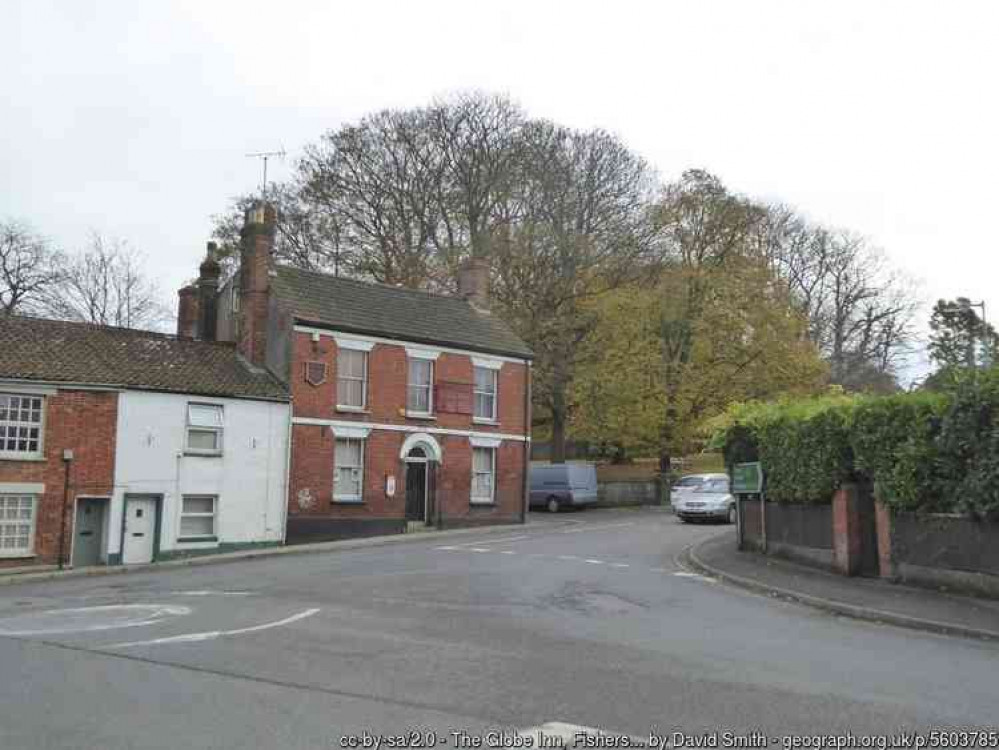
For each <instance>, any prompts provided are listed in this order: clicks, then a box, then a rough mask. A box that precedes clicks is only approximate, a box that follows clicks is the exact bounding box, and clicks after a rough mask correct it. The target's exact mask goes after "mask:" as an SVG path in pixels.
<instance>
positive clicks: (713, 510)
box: [673, 474, 735, 523]
mask: <svg viewBox="0 0 999 750" xmlns="http://www.w3.org/2000/svg"><path fill="white" fill-rule="evenodd" d="M673 510H674V511H675V513H676V515H677V516H679V517H680V520H682V521H683V522H684V523H687V522H688V521H692V520H694V519H700V520H716V521H724V522H725V523H733V522H734V521H735V498H734V497H733V496H732V493H731V492H730V488H729V482H728V477H727V476H726V475H724V474H721V475H717V474H716V475H713V476H712V477H710V478H708V479H705V480H704V481H702V482H701V483H700V485H699V486H697V487H694V488H692V489H690V490H689V491H686V492H683V493H682V494H681V495H680V497H679V498H677V499H676V500H675V501H674V503H673Z"/></svg>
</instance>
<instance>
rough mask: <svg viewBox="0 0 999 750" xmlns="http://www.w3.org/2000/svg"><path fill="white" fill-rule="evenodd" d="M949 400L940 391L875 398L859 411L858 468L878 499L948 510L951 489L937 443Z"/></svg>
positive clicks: (855, 429)
mask: <svg viewBox="0 0 999 750" xmlns="http://www.w3.org/2000/svg"><path fill="white" fill-rule="evenodd" d="M948 402H949V399H948V398H947V397H946V396H943V395H941V394H937V393H905V394H899V395H895V396H886V397H884V398H869V399H865V400H864V401H863V402H862V403H860V404H858V406H857V408H856V409H855V410H854V412H853V424H852V425H851V430H850V442H851V444H852V446H853V452H854V457H855V470H856V472H857V473H859V474H861V475H862V476H864V477H865V478H867V479H870V480H872V481H873V482H874V483H875V484H874V486H875V491H876V493H877V496H878V499H879V500H882V501H883V502H886V503H888V504H891V505H894V506H896V507H898V508H902V509H907V510H917V509H918V510H927V511H929V510H945V509H947V507H948V505H949V499H948V498H949V497H950V496H951V493H950V492H949V491H948V488H947V485H946V484H945V483H943V482H942V481H941V480H942V477H941V476H940V471H939V469H940V466H941V455H940V451H939V448H938V446H937V439H938V437H939V434H940V426H941V417H942V416H943V414H944V412H945V411H946V409H947V406H948Z"/></svg>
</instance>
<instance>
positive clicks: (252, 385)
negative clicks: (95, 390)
mask: <svg viewBox="0 0 999 750" xmlns="http://www.w3.org/2000/svg"><path fill="white" fill-rule="evenodd" d="M0 378H12V379H18V380H38V381H47V382H55V383H77V384H87V385H107V386H123V387H126V388H135V389H137V390H153V391H171V392H176V393H191V394H197V395H203V396H235V397H240V398H260V399H277V400H287V399H288V391H287V389H286V388H285V387H284V385H282V384H281V382H280V381H278V380H277V379H276V378H275V377H274V376H273V375H271V374H270V373H268V372H267V371H266V370H263V369H260V368H256V367H253V366H251V365H250V364H249V363H248V362H247V361H246V360H245V359H243V358H242V357H241V356H239V354H237V352H236V347H235V345H234V344H231V343H217V342H208V341H195V340H193V339H181V338H177V337H175V336H168V335H166V334H162V333H153V332H151V331H137V330H133V329H130V328H112V327H110V326H98V325H92V324H89V323H69V322H65V321H59V320H46V319H43V318H30V317H25V316H20V315H2V314H0Z"/></svg>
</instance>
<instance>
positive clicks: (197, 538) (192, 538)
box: [177, 493, 219, 542]
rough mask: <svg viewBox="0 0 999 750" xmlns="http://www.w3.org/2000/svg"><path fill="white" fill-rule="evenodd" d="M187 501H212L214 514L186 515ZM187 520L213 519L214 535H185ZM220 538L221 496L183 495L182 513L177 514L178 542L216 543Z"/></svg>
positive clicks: (181, 499)
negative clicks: (185, 505)
mask: <svg viewBox="0 0 999 750" xmlns="http://www.w3.org/2000/svg"><path fill="white" fill-rule="evenodd" d="M185 500H211V501H212V512H211V513H185V512H184V501H185ZM185 518H211V519H212V533H211V534H193V535H192V534H185V533H184V532H183V528H184V519H185ZM218 538H219V496H218V495H199V494H195V493H191V494H187V495H181V497H180V513H178V514H177V541H178V542H214V541H217V540H218Z"/></svg>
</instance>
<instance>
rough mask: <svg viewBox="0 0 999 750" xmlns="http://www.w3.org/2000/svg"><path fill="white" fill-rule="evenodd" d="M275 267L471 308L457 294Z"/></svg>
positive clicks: (286, 266)
mask: <svg viewBox="0 0 999 750" xmlns="http://www.w3.org/2000/svg"><path fill="white" fill-rule="evenodd" d="M277 267H278V269H281V270H283V269H289V270H291V271H293V272H295V273H307V274H311V275H313V276H320V277H322V278H324V279H331V280H332V281H336V282H346V283H350V284H357V285H359V286H373V287H380V288H382V289H390V290H392V291H395V292H408V293H410V294H422V295H425V296H427V297H435V298H437V299H447V300H452V301H455V302H463V303H465V304H466V305H468V306H469V307H471V305H469V304H468V300H466V299H465V298H464V297H460V296H458V295H457V294H445V293H444V292H431V291H429V290H427V289H415V288H413V287H411V286H398V285H396V284H386V283H385V282H383V281H367V280H365V279H355V278H351V277H349V276H335V275H334V274H331V273H327V272H325V271H316V270H313V269H311V268H302V267H301V266H293V265H289V264H281V265H279V266H277Z"/></svg>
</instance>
